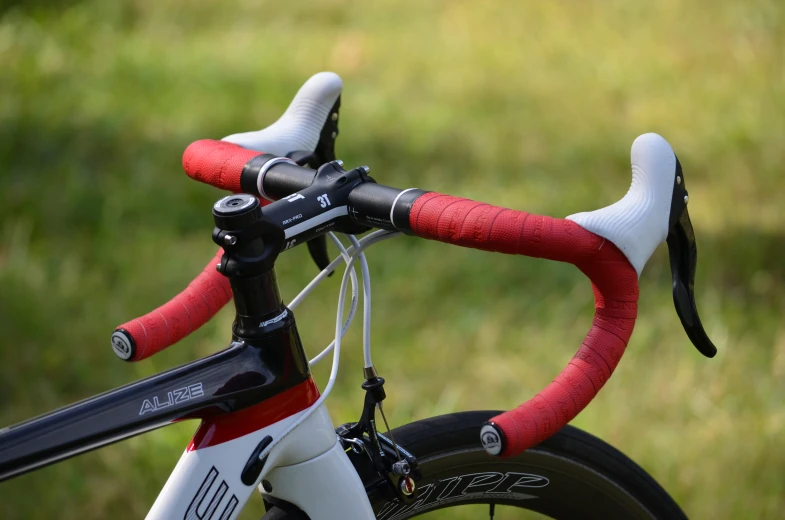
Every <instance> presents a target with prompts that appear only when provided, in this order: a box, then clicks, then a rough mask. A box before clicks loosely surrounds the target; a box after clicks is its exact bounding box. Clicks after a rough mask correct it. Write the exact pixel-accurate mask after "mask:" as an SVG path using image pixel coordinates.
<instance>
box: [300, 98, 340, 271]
mask: <svg viewBox="0 0 785 520" xmlns="http://www.w3.org/2000/svg"><path fill="white" fill-rule="evenodd" d="M340 108H341V96H338V99H336V100H335V104H334V105H333V107H332V109H330V113H329V114H327V120H326V121H325V122H324V125H323V126H322V131H321V133H320V134H319V142H318V143H317V144H316V149H315V150H314V151H313V152H305V151H295V152H291V153H290V154H288V155H287V157H289V158H290V159H292V160H293V161H294V162H296V163H297V164H299V165H300V166H308V167H309V168H313V169H314V170H316V169H318V168H319V167H320V166H321V165H323V164H326V163H328V162H331V161H334V160H335V139H336V137H338V113H339V111H340ZM307 245H308V252H309V253H310V254H311V259H312V260H313V261H314V263H315V264H316V267H318V268H319V270H320V271H323V270H325V269H326V268H327V266H328V265H330V255H329V254H328V253H327V237H326V236H325V235H320V236H318V237H316V238H312V239H311V240H309V241H308V243H307ZM333 272H335V271H333ZM332 275H333V273H330V274H328V275H327V276H332Z"/></svg>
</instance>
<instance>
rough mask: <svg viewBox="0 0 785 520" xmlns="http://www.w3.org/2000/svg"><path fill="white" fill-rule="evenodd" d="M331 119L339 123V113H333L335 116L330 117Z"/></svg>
mask: <svg viewBox="0 0 785 520" xmlns="http://www.w3.org/2000/svg"><path fill="white" fill-rule="evenodd" d="M330 119H332V120H333V121H338V112H333V115H331V116H330Z"/></svg>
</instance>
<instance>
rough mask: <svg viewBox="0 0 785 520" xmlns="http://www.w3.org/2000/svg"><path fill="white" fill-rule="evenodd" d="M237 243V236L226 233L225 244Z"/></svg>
mask: <svg viewBox="0 0 785 520" xmlns="http://www.w3.org/2000/svg"><path fill="white" fill-rule="evenodd" d="M236 243H237V237H236V236H234V235H226V236H225V237H224V244H226V245H227V246H233V245H235V244H236Z"/></svg>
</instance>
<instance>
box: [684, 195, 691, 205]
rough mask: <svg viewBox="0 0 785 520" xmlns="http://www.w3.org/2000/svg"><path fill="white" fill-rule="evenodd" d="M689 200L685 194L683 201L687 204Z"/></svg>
mask: <svg viewBox="0 0 785 520" xmlns="http://www.w3.org/2000/svg"><path fill="white" fill-rule="evenodd" d="M689 201H690V198H689V196H687V195H685V196H684V203H685V204H687V203H688V202H689Z"/></svg>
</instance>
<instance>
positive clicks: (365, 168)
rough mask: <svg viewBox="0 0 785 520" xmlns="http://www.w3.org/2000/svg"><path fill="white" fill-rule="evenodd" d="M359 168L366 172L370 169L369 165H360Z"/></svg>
mask: <svg viewBox="0 0 785 520" xmlns="http://www.w3.org/2000/svg"><path fill="white" fill-rule="evenodd" d="M360 169H362V171H364V172H365V173H366V174H367V173H368V172H370V171H371V167H370V166H360Z"/></svg>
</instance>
